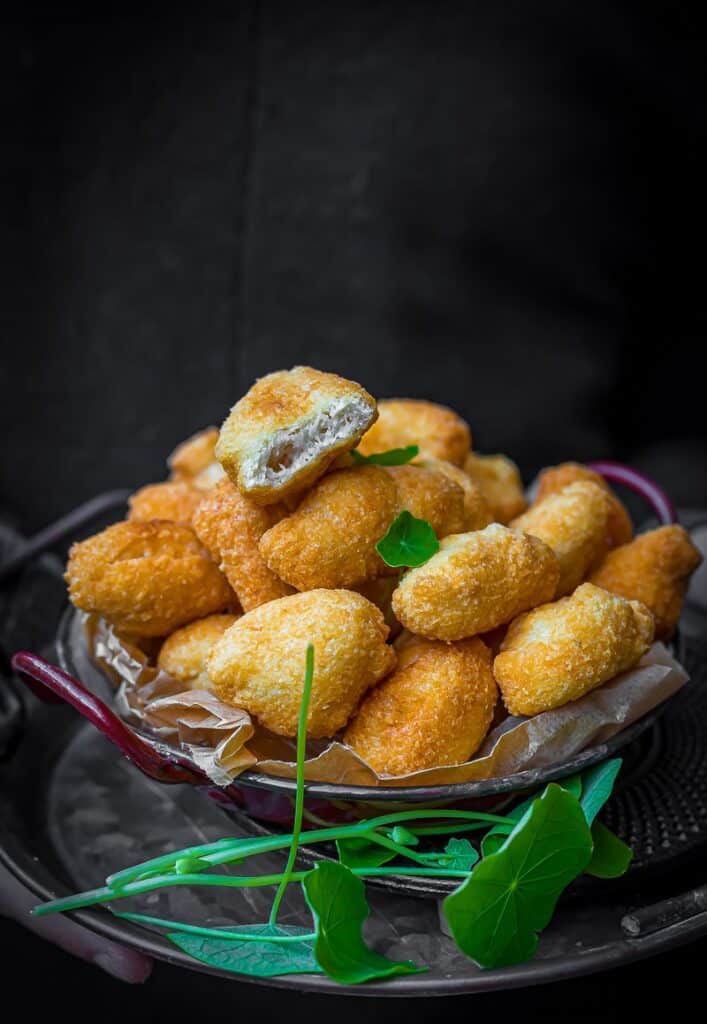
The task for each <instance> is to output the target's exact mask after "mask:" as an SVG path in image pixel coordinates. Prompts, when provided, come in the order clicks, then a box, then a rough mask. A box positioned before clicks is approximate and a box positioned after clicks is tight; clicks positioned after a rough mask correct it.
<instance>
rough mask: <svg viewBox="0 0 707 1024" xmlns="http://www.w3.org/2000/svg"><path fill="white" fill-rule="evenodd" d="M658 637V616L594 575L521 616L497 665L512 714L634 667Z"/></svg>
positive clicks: (555, 703)
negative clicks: (567, 594) (655, 635)
mask: <svg viewBox="0 0 707 1024" xmlns="http://www.w3.org/2000/svg"><path fill="white" fill-rule="evenodd" d="M652 640H653V616H652V615H651V613H650V611H649V610H648V609H647V608H646V606H645V605H643V604H641V602H640V601H626V600H624V598H622V597H616V596H615V595H614V594H610V593H609V592H608V591H606V590H603V589H602V588H601V587H595V586H594V585H593V584H592V583H583V584H582V586H581V587H578V588H577V590H575V592H574V594H572V595H571V596H570V597H563V598H561V599H560V600H559V601H555V602H554V603H553V604H545V605H542V606H541V607H540V608H534V609H533V610H532V611H530V612H527V613H526V614H525V615H520V616H519V617H518V618H517V619H515V620H514V621H513V622H512V623H511V625H510V628H509V630H508V633H507V635H506V639H505V640H504V641H503V644H502V645H501V653H500V654H499V655H498V656H497V657H496V658H495V660H494V663H493V672H494V675H495V677H496V681H497V683H498V685H499V687H500V688H501V695H502V697H503V701H504V704H505V705H506V707H507V708H508V711H509V712H510V713H511V714H512V715H537V714H539V713H540V712H541V711H549V710H550V709H551V708H559V707H561V706H562V705H563V704H567V703H568V702H569V701H571V700H578V699H579V698H580V697H583V696H584V694H585V693H589V691H590V690H593V689H595V688H596V687H597V686H601V684H602V683H605V682H607V681H608V680H609V679H613V677H614V676H615V675H618V673H619V672H624V671H625V670H626V669H629V668H631V667H632V666H633V665H635V664H636V662H637V661H638V660H639V658H640V657H641V656H642V655H643V654H645V652H646V651H647V650H648V648H649V647H650V645H651V641H652Z"/></svg>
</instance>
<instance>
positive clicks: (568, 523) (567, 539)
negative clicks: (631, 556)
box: [510, 481, 609, 597]
mask: <svg viewBox="0 0 707 1024" xmlns="http://www.w3.org/2000/svg"><path fill="white" fill-rule="evenodd" d="M608 519H609V496H608V494H607V493H606V491H605V490H604V489H603V488H602V487H598V486H597V485H596V484H594V483H591V482H589V481H580V482H578V483H575V484H570V485H569V487H565V488H564V490H562V491H558V493H557V494H551V495H550V496H549V497H548V498H546V499H545V501H542V502H540V504H539V505H533V507H532V508H531V509H529V510H528V511H527V512H526V513H525V514H524V515H522V516H520V517H519V518H518V519H514V520H513V521H512V522H511V524H510V525H511V527H512V529H514V530H522V531H523V532H524V533H532V535H533V536H534V537H539V538H540V540H544V541H545V543H546V544H547V545H548V547H551V548H552V550H553V551H554V552H555V554H556V555H557V560H558V562H559V563H560V579H559V581H558V584H557V590H556V592H555V597H563V596H564V595H565V594H569V593H570V592H571V591H572V590H574V589H575V587H577V586H579V584H580V583H581V582H582V580H583V579H584V578H585V576H586V575H587V572H588V571H589V569H590V568H591V567H592V566H593V565H595V564H596V562H597V561H598V560H599V559H600V558H601V556H602V554H603V553H604V551H605V550H606V530H607V522H608Z"/></svg>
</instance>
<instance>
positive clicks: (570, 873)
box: [443, 783, 592, 967]
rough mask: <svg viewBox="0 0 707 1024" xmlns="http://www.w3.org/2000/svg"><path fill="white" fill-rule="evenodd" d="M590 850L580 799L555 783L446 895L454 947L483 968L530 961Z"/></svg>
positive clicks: (447, 916)
mask: <svg viewBox="0 0 707 1024" xmlns="http://www.w3.org/2000/svg"><path fill="white" fill-rule="evenodd" d="M591 856H592V837H591V833H590V831H589V826H588V825H587V821H586V818H585V816H584V813H583V811H582V808H581V807H580V805H579V802H578V800H577V798H576V797H574V796H572V794H571V793H569V792H567V790H564V789H562V788H561V787H560V786H557V785H555V784H552V783H551V784H550V785H549V786H548V787H547V789H546V790H545V792H544V793H543V795H542V796H541V797H540V798H539V799H538V800H534V801H533V803H532V805H531V806H530V808H529V809H528V810H527V811H526V813H525V815H524V816H523V818H522V819H521V820H520V821H519V822H518V824H517V825H516V827H515V828H514V829H513V831H512V832H511V834H510V836H509V837H508V839H507V840H506V842H505V843H504V844H503V846H502V847H501V849H500V850H499V851H498V852H497V853H493V854H491V855H490V856H488V857H485V858H484V859H483V860H482V861H481V862H480V863H479V864H477V866H476V867H475V868H474V870H473V872H472V874H471V875H470V877H469V879H468V880H467V881H466V882H464V883H462V885H461V886H460V887H459V888H458V889H457V890H456V891H455V892H453V893H452V894H451V896H448V897H447V898H446V899H445V901H444V903H443V909H444V914H445V916H446V918H447V921H448V923H449V926H450V929H451V931H452V935H453V936H454V940H455V942H456V944H457V946H458V947H459V948H460V949H461V950H462V952H463V953H465V954H466V955H467V956H468V957H470V958H471V959H472V960H474V961H475V962H476V963H477V964H478V965H479V966H480V967H505V966H509V965H511V964H518V963H522V961H524V960H527V959H529V958H530V957H531V956H532V955H533V954H534V953H535V950H536V948H537V944H538V932H540V931H542V929H543V928H545V926H546V925H547V924H548V922H549V921H550V918H551V917H552V914H553V912H554V910H555V905H556V903H557V900H558V899H559V897H560V895H561V893H562V891H563V890H564V889H565V888H566V887H567V886H568V885H569V883H570V882H572V881H573V880H574V879H575V878H576V877H577V875H579V874H581V872H582V871H584V869H585V868H586V866H587V864H588V863H589V861H590V858H591Z"/></svg>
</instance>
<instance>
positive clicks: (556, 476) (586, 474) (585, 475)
mask: <svg viewBox="0 0 707 1024" xmlns="http://www.w3.org/2000/svg"><path fill="white" fill-rule="evenodd" d="M580 480H588V481H589V482H591V483H593V484H596V485H597V486H598V487H602V488H603V489H604V490H605V491H606V493H607V494H608V495H609V522H608V526H607V542H608V546H609V547H612V548H613V547H618V546H619V544H626V543H627V542H628V541H630V540H631V537H633V524H632V522H631V517H630V516H629V514H628V512H627V511H626V508H625V506H624V504H623V502H621V501H620V500H619V498H618V497H617V496H616V494H615V493H614V491H612V489H611V487H610V486H609V484H608V483H607V482H606V480H605V479H604V477H603V476H601V474H600V473H595V472H594V470H593V469H590V468H589V467H588V466H583V465H582V464H581V463H580V462H563V463H562V464H561V465H559V466H550V467H549V468H548V469H544V470H543V471H542V473H541V474H540V476H539V477H538V491H537V494H536V496H535V501H534V502H533V506H535V505H538V504H539V503H540V502H541V501H544V500H545V499H546V498H549V497H550V495H551V494H557V493H558V491H562V490H564V488H565V487H569V485H570V484H574V483H577V482H578V481H580Z"/></svg>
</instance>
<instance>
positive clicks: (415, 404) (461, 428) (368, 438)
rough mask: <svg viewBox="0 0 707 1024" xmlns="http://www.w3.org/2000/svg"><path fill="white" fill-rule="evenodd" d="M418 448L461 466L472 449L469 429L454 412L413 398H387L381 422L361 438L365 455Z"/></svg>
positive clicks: (381, 404)
mask: <svg viewBox="0 0 707 1024" xmlns="http://www.w3.org/2000/svg"><path fill="white" fill-rule="evenodd" d="M411 444H416V445H418V447H419V449H420V454H422V455H429V456H430V457H431V458H434V459H446V460H447V461H448V462H452V463H454V465H455V466H461V465H462V464H463V462H464V459H465V458H466V456H467V454H468V452H469V448H470V447H471V432H470V431H469V425H468V423H466V422H465V420H463V419H462V418H461V416H458V415H457V414H456V413H455V412H453V411H452V410H451V409H448V408H447V407H446V406H444V405H437V404H436V403H435V402H424V401H420V400H418V399H413V398H386V399H382V400H381V401H380V402H379V403H378V419H377V420H376V422H375V423H374V424H373V426H372V427H371V428H370V429H369V430H368V432H367V433H366V434H364V436H363V437H362V438H361V441H360V444H359V446H358V450H359V451H360V452H361V454H362V455H373V454H375V453H376V452H385V451H389V450H390V449H391V448H406V447H407V446H408V445H411Z"/></svg>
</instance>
